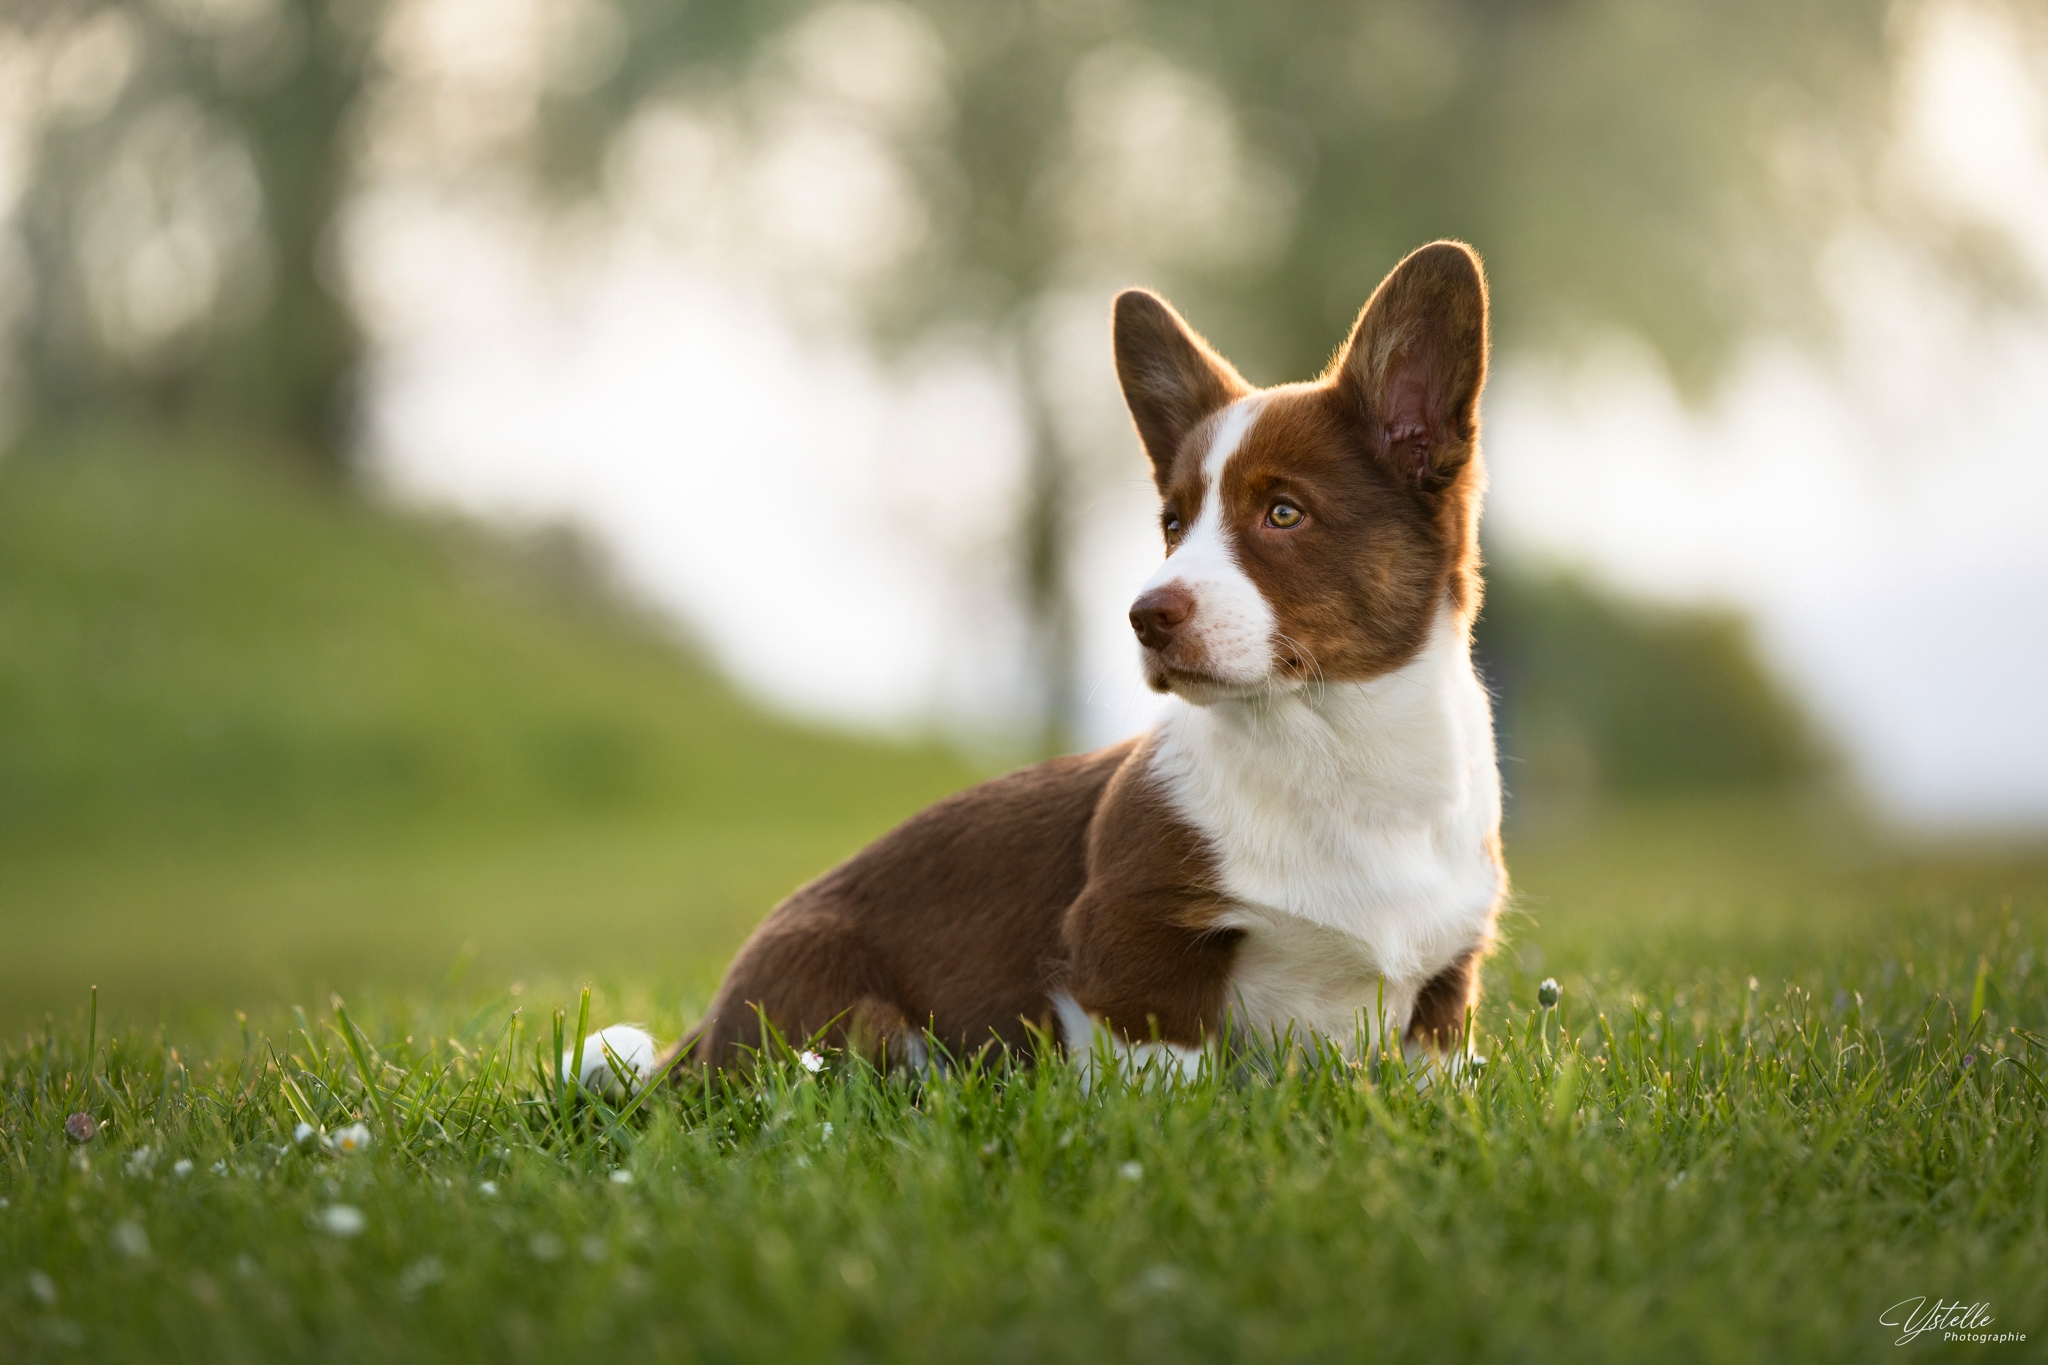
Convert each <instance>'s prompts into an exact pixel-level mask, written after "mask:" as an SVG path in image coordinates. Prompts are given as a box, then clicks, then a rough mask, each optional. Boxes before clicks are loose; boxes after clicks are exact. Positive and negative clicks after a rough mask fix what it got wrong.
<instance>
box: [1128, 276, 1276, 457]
mask: <svg viewBox="0 0 2048 1365" xmlns="http://www.w3.org/2000/svg"><path fill="white" fill-rule="evenodd" d="M1110 332H1111V335H1112V337H1113V338H1114V341H1115V344H1116V377H1117V380H1118V382H1119V383H1121V384H1122V385H1123V386H1124V402H1125V403H1127V404H1129V405H1130V409H1131V420H1132V421H1134V422H1136V423H1137V424H1138V439H1139V440H1141V441H1143V442H1144V443H1145V453H1146V454H1147V455H1149V456H1151V457H1152V476H1153V479H1154V480H1155V481H1156V482H1161V483H1163V482H1164V481H1165V479H1166V478H1167V476H1168V474H1169V473H1170V472H1171V471H1172V469H1173V457H1174V455H1175V454H1176V453H1177V452H1178V451H1179V450H1180V443H1181V439H1182V438H1183V437H1185V436H1186V435H1187V434H1188V432H1189V431H1190V430H1191V429H1192V428H1193V427H1194V425H1195V424H1196V423H1197V422H1200V421H1201V420H1202V419H1203V418H1204V417H1207V416H1208V415H1209V414H1210V413H1212V412H1215V411H1216V410H1217V409H1218V408H1222V407H1226V406H1228V405H1229V404H1231V403H1233V402H1235V401H1236V400H1237V399H1239V398H1242V397H1243V396H1244V395H1245V394H1248V393H1250V392H1251V385H1249V384H1247V383H1245V382H1244V379H1243V377H1242V376H1241V375H1239V374H1238V372H1237V371H1236V370H1235V369H1233V368H1231V364H1230V362H1229V361H1227V360H1225V359H1224V358H1223V357H1222V356H1220V355H1217V354H1216V352H1215V351H1213V350H1211V349H1210V347H1209V343H1208V342H1206V341H1204V340H1202V338H1201V337H1200V336H1198V335H1196V333H1195V330H1194V328H1192V327H1190V326H1188V325H1187V323H1185V322H1183V321H1181V316H1180V314H1178V313H1176V312H1174V311H1173V306H1172V305H1171V304H1169V303H1167V301H1166V300H1165V299H1162V298H1160V297H1159V296H1158V295H1157V294H1153V293H1148V292H1147V291H1145V290H1143V289H1126V290H1125V291H1124V292H1123V293H1121V294H1119V295H1117V296H1116V311H1115V315H1114V318H1113V320H1112V321H1111V324H1110Z"/></svg>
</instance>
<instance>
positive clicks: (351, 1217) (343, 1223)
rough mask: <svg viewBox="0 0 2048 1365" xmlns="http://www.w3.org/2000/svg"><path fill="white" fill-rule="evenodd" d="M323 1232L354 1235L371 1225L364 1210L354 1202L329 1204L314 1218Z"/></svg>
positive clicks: (337, 1235) (340, 1235)
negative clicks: (364, 1214) (364, 1215)
mask: <svg viewBox="0 0 2048 1365" xmlns="http://www.w3.org/2000/svg"><path fill="white" fill-rule="evenodd" d="M314 1221H315V1222H316V1223H317V1224H318V1225H319V1227H320V1230H321V1231H322V1232H327V1233H331V1234H333V1235H334V1236H336V1237H354V1236H357V1235H358V1234H360V1233H361V1232H362V1230H363V1229H364V1228H366V1227H368V1226H369V1225H370V1220H369V1219H367V1218H365V1217H363V1211H362V1210H361V1209H359V1208H357V1207H356V1206H355V1205H353V1204H329V1205H328V1206H327V1207H326V1208H324V1209H322V1210H320V1213H319V1215H318V1217H317V1218H316V1219H315V1220H314Z"/></svg>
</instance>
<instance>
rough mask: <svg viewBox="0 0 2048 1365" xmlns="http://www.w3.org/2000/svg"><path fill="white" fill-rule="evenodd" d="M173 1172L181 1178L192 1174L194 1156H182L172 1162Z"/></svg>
mask: <svg viewBox="0 0 2048 1365" xmlns="http://www.w3.org/2000/svg"><path fill="white" fill-rule="evenodd" d="M171 1174H172V1175H174V1176H176V1177H177V1178H178V1179H180V1180H183V1179H184V1178H185V1177H186V1176H188V1175H190V1174H192V1158H191V1157H189V1156H181V1157H179V1158H178V1159H177V1160H176V1161H174V1162H172V1163H171Z"/></svg>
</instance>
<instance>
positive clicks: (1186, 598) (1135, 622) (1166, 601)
mask: <svg viewBox="0 0 2048 1365" xmlns="http://www.w3.org/2000/svg"><path fill="white" fill-rule="evenodd" d="M1194 614H1195V598H1194V594H1192V593H1190V592H1189V591H1188V590H1187V589H1186V588H1183V587H1181V586H1180V585H1179V584H1177V583H1169V584H1167V585H1166V586H1165V587H1163V588H1154V589H1152V591H1150V592H1148V593H1146V594H1145V595H1144V596H1143V597H1140V598H1139V599H1138V600H1137V601H1135V602H1133V603H1131V629H1132V630H1135V631H1137V632H1138V642H1139V643H1140V644H1142V645H1144V646H1145V648H1147V649H1165V648H1166V647H1167V646H1168V645H1170V644H1172V643H1173V634H1174V632H1175V631H1177V630H1179V629H1180V628H1181V627H1182V626H1184V625H1186V624H1187V623H1188V618H1189V617H1190V616H1193V615H1194Z"/></svg>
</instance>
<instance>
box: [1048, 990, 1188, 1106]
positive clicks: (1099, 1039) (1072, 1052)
mask: <svg viewBox="0 0 2048 1365" xmlns="http://www.w3.org/2000/svg"><path fill="white" fill-rule="evenodd" d="M1052 1003H1053V1009H1054V1010H1056V1011H1057V1012H1058V1013H1059V1019H1060V1041H1061V1042H1063V1043H1065V1044H1066V1045H1067V1056H1068V1057H1069V1058H1070V1059H1071V1060H1072V1061H1073V1063H1074V1065H1075V1066H1077V1067H1079V1068H1080V1070H1081V1084H1082V1086H1083V1087H1084V1088H1086V1087H1087V1086H1089V1085H1092V1084H1093V1083H1094V1080H1095V1073H1096V1071H1097V1070H1098V1069H1101V1068H1103V1067H1105V1066H1106V1067H1107V1068H1108V1069H1110V1070H1113V1071H1114V1072H1116V1073H1117V1074H1118V1075H1121V1076H1124V1077H1127V1078H1137V1079H1139V1080H1142V1081H1144V1082H1146V1083H1147V1084H1154V1083H1157V1082H1160V1081H1191V1080H1194V1079H1195V1077H1197V1076H1199V1075H1200V1074H1201V1071H1202V1049H1201V1048H1199V1047H1187V1046H1185V1045H1183V1044H1180V1043H1127V1042H1125V1041H1124V1040H1123V1039H1121V1038H1119V1037H1117V1036H1116V1035H1115V1034H1113V1033H1111V1032H1110V1031H1109V1030H1108V1029H1107V1028H1105V1027H1103V1025H1102V1021H1101V1020H1099V1019H1097V1018H1095V1017H1094V1016H1093V1015H1091V1014H1089V1013H1088V1011H1086V1010H1084V1009H1082V1008H1081V1005H1080V1002H1078V1001H1076V1000H1075V999H1074V997H1073V996H1071V995H1067V994H1065V993H1061V994H1059V995H1055V996H1054V997H1053V998H1052Z"/></svg>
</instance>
